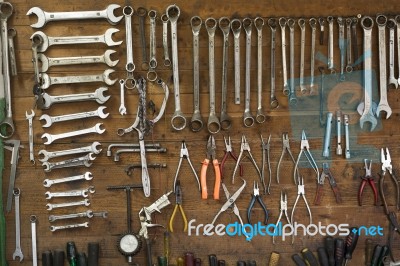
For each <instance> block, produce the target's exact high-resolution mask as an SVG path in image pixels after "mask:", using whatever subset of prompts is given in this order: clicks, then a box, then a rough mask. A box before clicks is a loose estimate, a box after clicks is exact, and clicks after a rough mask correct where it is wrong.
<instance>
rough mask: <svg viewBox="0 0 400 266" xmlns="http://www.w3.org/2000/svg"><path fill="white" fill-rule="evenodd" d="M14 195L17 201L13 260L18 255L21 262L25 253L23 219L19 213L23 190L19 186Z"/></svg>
mask: <svg viewBox="0 0 400 266" xmlns="http://www.w3.org/2000/svg"><path fill="white" fill-rule="evenodd" d="M13 195H14V202H15V251H14V253H13V260H15V259H16V258H17V257H18V258H19V262H22V260H23V259H24V254H22V250H21V224H20V222H21V219H20V213H19V197H20V196H21V190H20V189H19V188H14V191H13Z"/></svg>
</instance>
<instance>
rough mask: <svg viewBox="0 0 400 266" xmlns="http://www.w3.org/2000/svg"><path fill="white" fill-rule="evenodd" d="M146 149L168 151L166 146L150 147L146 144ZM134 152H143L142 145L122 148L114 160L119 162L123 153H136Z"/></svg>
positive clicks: (147, 150)
mask: <svg viewBox="0 0 400 266" xmlns="http://www.w3.org/2000/svg"><path fill="white" fill-rule="evenodd" d="M145 150H146V152H155V153H166V152H167V149H165V148H150V147H146V145H145ZM134 152H137V153H140V152H141V150H140V145H139V146H138V147H136V148H133V149H120V150H118V151H117V152H116V153H115V154H114V162H119V160H120V157H121V155H122V154H123V153H134Z"/></svg>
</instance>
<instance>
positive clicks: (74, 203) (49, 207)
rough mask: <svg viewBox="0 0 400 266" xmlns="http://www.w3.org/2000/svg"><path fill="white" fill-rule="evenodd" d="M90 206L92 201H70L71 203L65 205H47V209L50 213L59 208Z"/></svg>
mask: <svg viewBox="0 0 400 266" xmlns="http://www.w3.org/2000/svg"><path fill="white" fill-rule="evenodd" d="M89 205H90V199H84V200H81V201H70V202H65V203H56V204H52V203H47V204H46V207H47V210H48V211H51V210H53V209H57V208H65V207H72V206H86V207H87V206H89Z"/></svg>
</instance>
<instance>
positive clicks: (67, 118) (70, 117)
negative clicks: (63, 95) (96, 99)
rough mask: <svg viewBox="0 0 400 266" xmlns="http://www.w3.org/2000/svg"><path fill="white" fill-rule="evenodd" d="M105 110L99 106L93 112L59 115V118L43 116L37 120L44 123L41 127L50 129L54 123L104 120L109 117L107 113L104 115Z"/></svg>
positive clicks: (104, 107)
mask: <svg viewBox="0 0 400 266" xmlns="http://www.w3.org/2000/svg"><path fill="white" fill-rule="evenodd" d="M106 108H107V107H106V106H99V107H98V108H97V109H96V110H94V111H89V112H81V113H74V114H66V115H59V116H49V115H48V114H43V115H42V116H41V117H40V118H39V120H44V121H45V124H44V125H42V127H50V126H51V125H52V124H54V123H58V122H64V121H71V120H77V119H83V118H89V117H99V118H101V119H105V118H107V117H108V115H109V113H104V110H105V109H106Z"/></svg>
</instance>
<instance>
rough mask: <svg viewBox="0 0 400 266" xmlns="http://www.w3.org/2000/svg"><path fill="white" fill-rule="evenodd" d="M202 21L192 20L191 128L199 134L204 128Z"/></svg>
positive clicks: (199, 19)
mask: <svg viewBox="0 0 400 266" xmlns="http://www.w3.org/2000/svg"><path fill="white" fill-rule="evenodd" d="M201 24H202V20H201V18H200V17H198V16H194V17H192V18H191V19H190V25H191V27H192V33H193V116H192V119H191V120H190V128H191V129H192V131H194V132H198V131H200V130H201V129H202V128H203V118H202V117H201V112H200V77H199V75H200V74H199V72H200V64H199V34H200V29H201Z"/></svg>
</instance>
